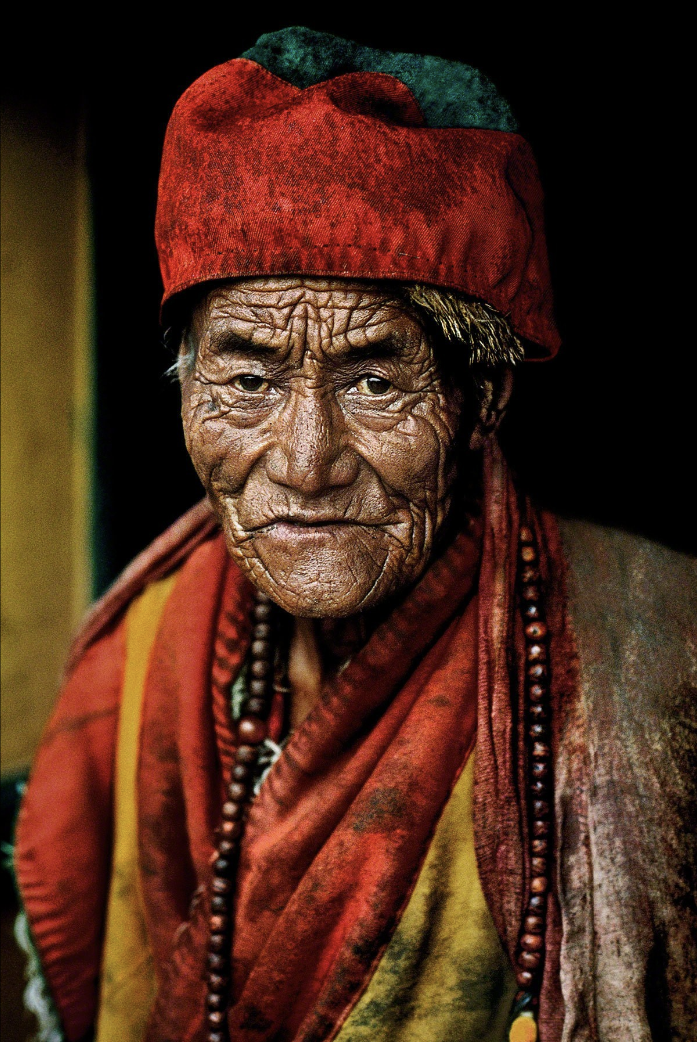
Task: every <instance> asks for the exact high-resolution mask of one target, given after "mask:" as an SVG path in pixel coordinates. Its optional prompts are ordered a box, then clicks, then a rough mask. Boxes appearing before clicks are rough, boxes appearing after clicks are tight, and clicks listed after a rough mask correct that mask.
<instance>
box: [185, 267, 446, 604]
mask: <svg viewBox="0 0 697 1042" xmlns="http://www.w3.org/2000/svg"><path fill="white" fill-rule="evenodd" d="M192 336H193V340H194V342H195V343H197V344H198V350H197V354H196V360H195V364H194V367H193V369H192V371H191V373H190V374H189V375H187V376H186V377H185V378H184V380H183V383H182V396H183V397H182V417H183V421H184V431H185V436H186V443H187V447H188V450H189V452H190V454H191V458H192V460H193V462H194V466H195V467H196V470H197V472H198V474H199V477H200V478H201V481H202V482H203V484H204V486H205V488H206V491H207V493H208V496H209V498H210V500H211V502H212V504H213V506H214V508H215V510H216V513H217V514H218V516H219V518H220V521H221V523H222V526H223V530H224V533H225V539H226V542H227V546H228V549H229V551H230V553H231V554H232V556H233V557H234V558H235V559H236V560H237V562H238V563H239V564H240V566H241V567H242V569H243V570H244V571H245V572H246V573H247V574H248V575H249V577H250V579H251V580H252V581H253V582H254V584H255V585H256V586H257V587H258V588H259V589H261V590H262V591H264V592H265V593H266V594H268V595H269V596H270V597H271V598H273V600H274V601H276V602H277V603H278V604H280V605H281V607H283V608H285V609H286V610H287V611H288V612H290V613H291V614H294V615H300V616H306V617H335V618H336V617H343V616H348V615H352V614H354V613H356V612H359V611H362V610H364V609H366V608H370V607H374V606H375V605H376V604H378V603H379V602H380V601H382V600H384V599H385V598H386V597H388V596H390V595H392V594H394V593H396V592H397V591H398V590H400V589H402V588H404V587H405V586H408V585H409V584H411V583H412V582H414V581H415V580H416V579H417V578H418V576H419V575H420V573H421V572H422V571H423V570H424V568H425V567H426V564H427V563H428V559H429V557H430V555H431V551H432V548H433V545H434V540H435V538H436V536H437V533H438V531H439V529H440V527H441V526H442V524H443V521H444V519H445V516H446V514H447V512H448V509H449V505H450V492H451V489H452V485H453V481H454V477H455V451H454V450H455V441H456V436H457V432H458V425H459V419H460V413H461V405H462V402H461V394H460V392H459V391H458V390H456V389H455V388H454V387H452V386H450V385H449V384H448V383H447V381H446V380H445V378H444V377H443V375H442V374H441V372H440V370H439V366H438V364H437V360H436V358H435V355H434V350H433V345H432V343H431V340H430V338H429V337H428V335H427V334H426V333H425V332H424V330H423V328H422V326H421V325H420V323H419V322H418V320H417V318H416V317H415V315H414V314H413V312H412V311H411V310H410V309H409V308H408V306H407V305H406V304H404V303H402V302H401V301H400V300H399V299H398V298H396V297H391V296H389V295H388V294H387V293H386V292H385V291H384V290H383V289H381V288H380V287H379V286H376V285H370V284H367V283H358V282H349V281H345V280H341V279H336V280H322V279H315V278H301V277H288V278H259V279H246V280H240V281H237V282H233V283H228V284H226V285H225V286H223V287H219V288H217V289H215V290H213V291H211V292H210V293H209V295H208V296H207V297H206V298H205V299H204V300H203V301H202V303H201V304H200V305H199V306H198V308H197V309H196V311H195V313H194V318H193V324H192Z"/></svg>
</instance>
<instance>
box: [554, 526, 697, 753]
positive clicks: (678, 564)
mask: <svg viewBox="0 0 697 1042" xmlns="http://www.w3.org/2000/svg"><path fill="white" fill-rule="evenodd" d="M557 523H558V525H559V531H560V534H561V540H562V545H563V548H564V555H565V558H566V563H567V576H566V587H567V600H568V608H569V614H570V617H571V622H572V627H573V631H574V635H575V638H576V645H577V651H578V659H579V668H580V680H581V687H582V691H583V696H584V701H585V704H586V707H587V711H589V712H590V713H591V715H592V716H593V717H595V719H596V720H600V719H604V721H605V723H606V724H607V725H608V726H611V727H616V728H618V729H619V730H625V729H626V730H627V731H634V730H636V731H643V730H644V729H645V728H646V727H647V726H649V727H650V726H652V725H653V726H667V727H670V728H671V729H672V730H673V734H674V739H675V738H677V732H678V731H679V732H681V733H682V731H683V728H684V727H685V725H686V723H687V721H688V720H689V719H690V718H692V717H694V714H695V707H696V700H695V698H694V693H695V689H696V686H697V662H696V658H697V656H696V654H695V650H696V649H697V560H695V559H694V558H692V557H690V556H689V555H687V554H684V553H680V552H678V551H676V550H672V549H669V548H668V547H665V546H662V545H661V544H659V543H656V542H653V541H651V540H650V539H646V538H644V537H642V536H638V535H635V534H632V533H629V532H624V531H621V530H618V529H613V528H605V527H602V526H600V525H597V524H592V523H590V522H587V521H579V520H569V519H562V518H558V519H557ZM685 737H687V736H685ZM645 748H647V747H645Z"/></svg>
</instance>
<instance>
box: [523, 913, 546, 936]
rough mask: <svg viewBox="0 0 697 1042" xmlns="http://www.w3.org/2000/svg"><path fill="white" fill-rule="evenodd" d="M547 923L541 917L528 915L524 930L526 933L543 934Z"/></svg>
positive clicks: (524, 922) (524, 921)
mask: <svg viewBox="0 0 697 1042" xmlns="http://www.w3.org/2000/svg"><path fill="white" fill-rule="evenodd" d="M544 928H545V921H544V919H543V918H542V916H541V915H526V916H525V919H524V920H523V929H524V930H525V932H526V933H542V931H543V930H544Z"/></svg>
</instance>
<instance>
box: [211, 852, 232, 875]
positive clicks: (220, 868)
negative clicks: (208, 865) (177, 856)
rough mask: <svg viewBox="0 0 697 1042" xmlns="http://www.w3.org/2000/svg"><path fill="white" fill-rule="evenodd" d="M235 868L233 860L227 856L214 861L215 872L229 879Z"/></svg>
mask: <svg viewBox="0 0 697 1042" xmlns="http://www.w3.org/2000/svg"><path fill="white" fill-rule="evenodd" d="M232 869H233V862H232V861H231V860H230V859H229V858H226V857H219V858H216V860H215V861H214V862H213V874H214V875H216V876H221V877H222V878H223V879H227V877H228V876H229V875H230V873H231V872H232Z"/></svg>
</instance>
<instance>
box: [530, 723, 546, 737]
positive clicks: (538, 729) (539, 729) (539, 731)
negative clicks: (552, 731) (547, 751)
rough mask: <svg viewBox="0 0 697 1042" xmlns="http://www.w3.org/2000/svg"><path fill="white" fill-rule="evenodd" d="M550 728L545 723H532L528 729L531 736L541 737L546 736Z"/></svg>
mask: <svg viewBox="0 0 697 1042" xmlns="http://www.w3.org/2000/svg"><path fill="white" fill-rule="evenodd" d="M548 731H549V729H548V728H547V727H545V725H544V724H532V725H531V727H530V728H529V730H528V734H529V735H530V737H531V738H535V739H539V738H546V737H547V734H548Z"/></svg>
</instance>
